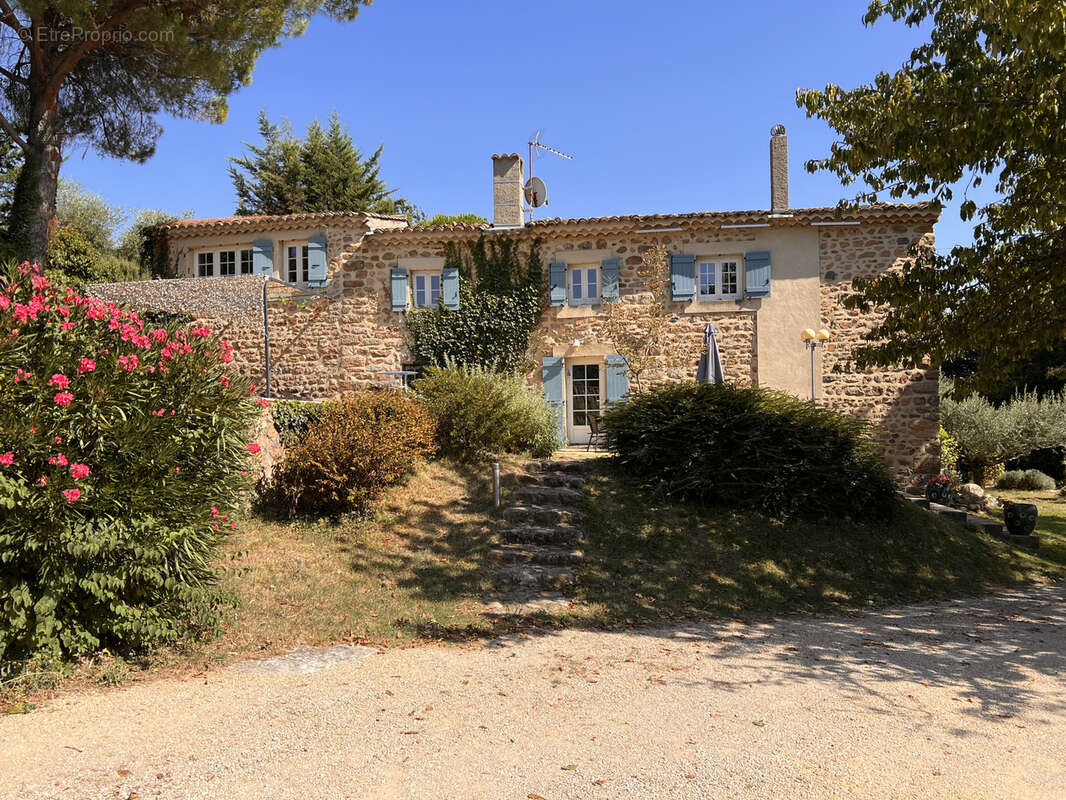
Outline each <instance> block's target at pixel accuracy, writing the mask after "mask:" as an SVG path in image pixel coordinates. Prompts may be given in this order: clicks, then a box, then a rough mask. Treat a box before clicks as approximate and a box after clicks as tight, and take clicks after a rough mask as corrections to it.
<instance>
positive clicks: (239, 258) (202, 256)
mask: <svg viewBox="0 0 1066 800" xmlns="http://www.w3.org/2000/svg"><path fill="white" fill-rule="evenodd" d="M238 264H240V268H239V269H238V266H237V265H238ZM216 265H217V266H218V272H217V273H216V272H215V266H216ZM251 274H252V251H251V250H250V249H240V250H235V249H229V248H227V249H225V250H201V251H200V252H198V253H197V254H196V277H198V278H213V277H215V276H216V275H218V276H219V277H223V278H228V277H230V276H233V275H251Z"/></svg>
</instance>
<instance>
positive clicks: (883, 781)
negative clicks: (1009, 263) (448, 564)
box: [0, 584, 1066, 800]
mask: <svg viewBox="0 0 1066 800" xmlns="http://www.w3.org/2000/svg"><path fill="white" fill-rule="evenodd" d="M0 753H2V758H0V798H20V800H26V799H27V798H61V797H62V798H79V799H80V800H89V799H90V798H108V799H109V800H110V799H111V798H123V800H128V798H134V797H137V798H142V799H143V798H150V797H157V796H158V797H166V798H177V799H180V798H227V800H229V799H231V798H264V797H269V798H272V800H285V799H286V798H300V799H301V800H303V799H304V798H316V800H320V799H322V798H342V797H343V798H378V797H390V798H396V797H411V798H426V797H447V798H489V797H491V798H518V800H524V799H525V798H533V800H536V799H537V798H545V799H546V800H559V799H560V798H719V797H721V798H726V797H728V798H754V797H759V798H765V797H794V798H828V797H848V798H888V797H897V798H955V797H958V798H973V797H1018V798H1023V797H1041V798H1050V797H1066V766H1064V765H1066V762H1064V759H1063V757H1062V756H1063V753H1066V584H1054V585H1046V586H1039V587H1030V588H1027V589H1024V590H1019V591H1013V592H1008V593H1004V594H1001V595H996V596H990V597H984V598H978V599H973V600H960V601H954V602H948V603H929V604H924V605H914V606H907V607H902V608H893V609H888V610H871V611H868V612H864V613H860V614H851V615H838V616H824V617H821V616H798V615H797V616H792V617H785V618H781V619H776V620H768V621H765V622H757V623H742V622H737V621H734V622H729V621H723V622H707V623H677V624H674V625H671V626H669V627H662V628H655V629H643V630H635V631H628V632H590V631H576V630H565V631H560V632H555V633H541V634H534V635H519V636H516V637H513V638H508V639H503V640H496V641H492V642H487V643H483V644H479V645H473V646H463V647H459V646H427V647H421V648H414V649H395V650H386V651H382V652H376V653H373V654H370V655H368V656H366V657H365V658H362V659H359V660H347V661H343V662H341V663H335V664H333V665H332V666H328V667H325V668H322V669H320V670H319V671H317V672H311V673H292V672H282V673H278V672H248V671H243V670H242V669H240V668H235V667H231V668H224V669H222V668H220V669H218V670H215V671H211V672H208V673H207V674H206V675H197V676H188V677H185V678H182V679H174V678H168V679H158V680H152V681H146V682H144V683H139V684H135V685H131V686H127V687H124V688H119V689H111V690H103V689H101V690H97V691H93V692H86V693H81V694H71V695H66V696H61V697H60V698H58V699H56V700H54V701H51V702H48V703H45V704H44V706H43V707H42V708H40V709H38V710H36V711H34V712H33V713H31V714H28V715H23V716H8V717H0Z"/></svg>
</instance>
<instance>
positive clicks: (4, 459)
mask: <svg viewBox="0 0 1066 800" xmlns="http://www.w3.org/2000/svg"><path fill="white" fill-rule="evenodd" d="M14 462H15V454H14V453H12V452H11V451H10V450H8V451H7V452H6V453H0V465H2V466H5V467H10V466H11V465H12V464H13V463H14Z"/></svg>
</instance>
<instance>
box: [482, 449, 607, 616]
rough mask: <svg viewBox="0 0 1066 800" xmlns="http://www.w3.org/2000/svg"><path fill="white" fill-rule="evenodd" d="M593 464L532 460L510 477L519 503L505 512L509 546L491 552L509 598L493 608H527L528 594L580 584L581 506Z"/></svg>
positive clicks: (498, 578)
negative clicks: (577, 577) (525, 595)
mask: <svg viewBox="0 0 1066 800" xmlns="http://www.w3.org/2000/svg"><path fill="white" fill-rule="evenodd" d="M591 466H592V465H591V464H590V463H588V462H587V461H576V460H574V461H571V460H554V459H553V460H547V461H531V462H527V463H526V464H524V465H523V467H524V470H523V471H522V472H520V473H517V474H515V475H513V476H509V477H508V483H509V484H510V485H511V486H513V487H514V488H513V489H512V490H511V492H510V496H511V498H512V499H513V500H514V501H515V503H516V505H514V506H511V507H509V508H505V509H504V510H503V519H504V523H505V527H504V528H503V530H502V532H501V536H502V538H503V540H504V543H503V544H501V545H500V546H498V547H496V548H494V549H493V550H492V551H491V552H490V553H489V560H490V562H491V564H492V566H491V568H490V571H489V574H490V576H491V578H492V579H493V581H494V582H495V583H496V584H497V585H499V586H501V587H505V594H504V595H503V596H502V597H497V598H496V599H494V600H493V601H492V603H490V605H491V606H493V607H497V606H498V607H499V608H511V607H512V606H515V607H518V606H524V605H526V604H527V603H526V602H525V601H521V602H519V599H520V598H519V596H520V595H522V593H528V592H530V591H540V592H544V591H548V590H557V589H561V588H563V587H566V586H569V585H571V584H572V583H573V582H574V580H575V570H576V568H577V567H578V566H580V564H581V562H582V560H583V558H584V556H583V554H582V552H581V550H579V549H577V548H576V547H575V545H577V544H578V543H579V542H580V541H581V540H582V539H583V538H584V534H583V531H582V530H581V511H580V510H579V508H578V505H579V504H580V502H581V498H582V491H581V490H582V488H583V487H584V485H585V482H586V477H585V476H586V474H587V473H588V471H589V469H590V467H591ZM516 598H519V599H516ZM512 601H514V602H512Z"/></svg>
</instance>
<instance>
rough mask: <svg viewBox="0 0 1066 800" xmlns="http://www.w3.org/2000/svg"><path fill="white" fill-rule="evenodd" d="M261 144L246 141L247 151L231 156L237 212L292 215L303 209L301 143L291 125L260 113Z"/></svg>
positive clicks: (304, 204) (230, 170)
mask: <svg viewBox="0 0 1066 800" xmlns="http://www.w3.org/2000/svg"><path fill="white" fill-rule="evenodd" d="M259 135H260V137H261V138H262V139H263V144H262V145H260V146H256V145H253V144H248V143H247V142H246V143H245V146H246V147H247V148H248V150H249V151H250V154H249V155H247V156H244V157H243V158H231V159H230V167H229V174H230V178H231V179H232V180H233V188H234V190H235V191H236V192H237V214H238V215H239V216H250V215H255V214H291V213H295V212H297V211H306V210H308V209H307V197H306V191H305V181H304V161H303V158H302V155H303V149H304V143H303V142H302V141H301V140H300V139H297V138H296V137H295V136H293V135H292V125H291V124H290V123H289V121H288V120H282V122H281V124H280V125H275V124H274V123H272V122H271V121H270V119H269V118H268V117H267V114H266V111H260V112H259Z"/></svg>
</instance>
